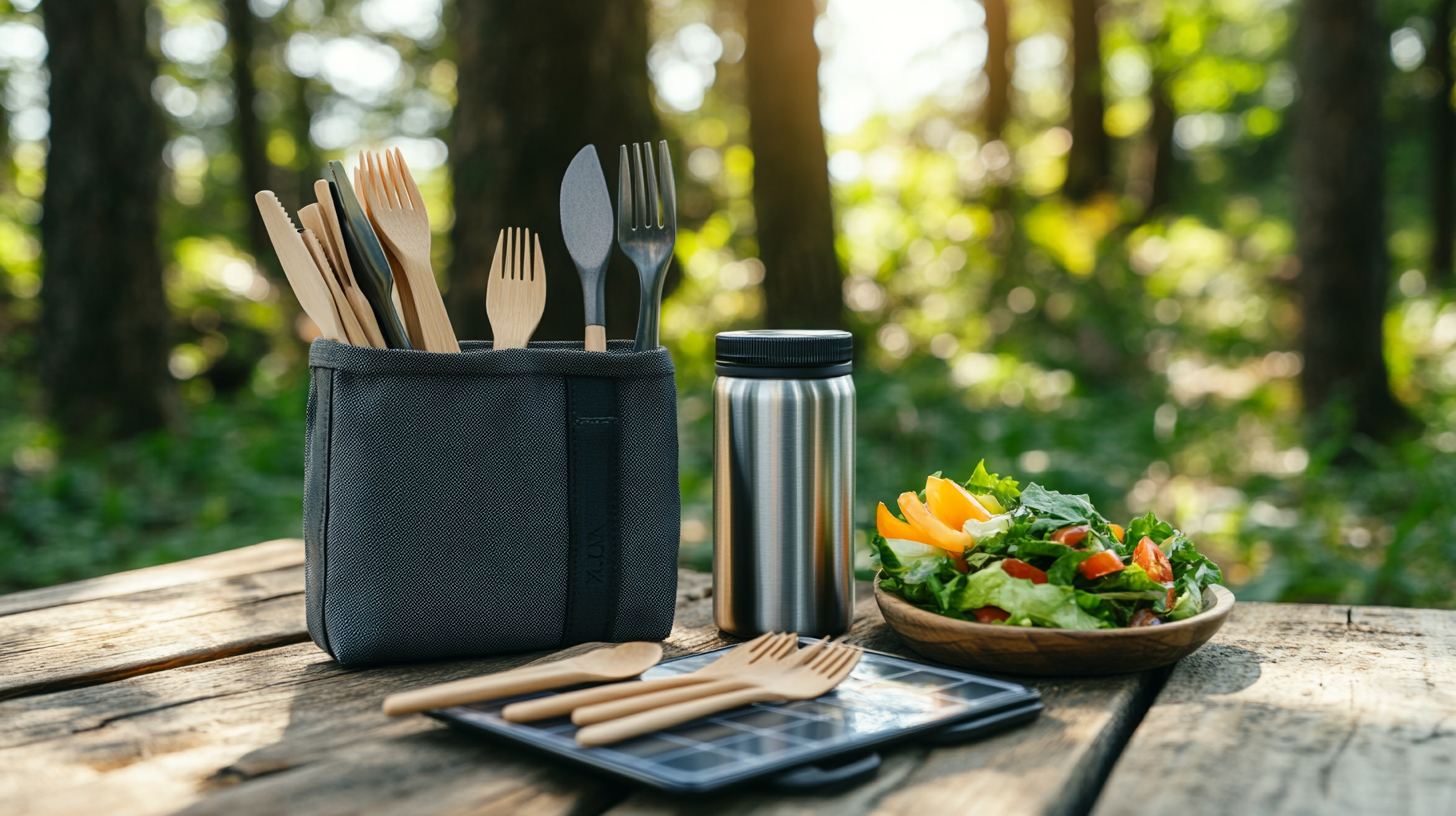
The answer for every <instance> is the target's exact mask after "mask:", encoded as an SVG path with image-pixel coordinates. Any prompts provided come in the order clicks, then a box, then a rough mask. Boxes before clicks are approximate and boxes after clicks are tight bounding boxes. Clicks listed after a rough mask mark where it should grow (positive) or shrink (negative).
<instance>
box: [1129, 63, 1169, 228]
mask: <svg viewBox="0 0 1456 816" xmlns="http://www.w3.org/2000/svg"><path fill="white" fill-rule="evenodd" d="M1148 100H1149V101H1150V102H1151V103H1152V106H1153V115H1152V117H1151V118H1150V119H1149V120H1148V127H1147V129H1146V130H1145V131H1144V132H1143V134H1142V140H1141V144H1140V145H1139V146H1138V149H1137V153H1136V154H1135V160H1134V167H1133V172H1132V182H1131V183H1130V184H1129V185H1128V192H1129V193H1131V194H1132V195H1133V197H1134V198H1137V199H1138V200H1139V201H1141V202H1142V205H1143V218H1147V217H1148V216H1151V215H1153V214H1154V213H1156V212H1158V211H1159V210H1161V209H1163V208H1164V207H1166V206H1167V205H1168V204H1170V203H1172V201H1173V125H1174V123H1175V122H1176V121H1177V118H1178V114H1177V112H1176V111H1174V110H1173V101H1172V100H1171V99H1169V98H1168V76H1167V74H1165V73H1163V72H1161V71H1159V72H1156V73H1154V74H1153V81H1152V84H1151V85H1149V86H1148Z"/></svg>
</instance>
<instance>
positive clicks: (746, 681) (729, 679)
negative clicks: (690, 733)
mask: <svg viewBox="0 0 1456 816" xmlns="http://www.w3.org/2000/svg"><path fill="white" fill-rule="evenodd" d="M798 640H799V639H798V637H797V636H795V637H794V639H793V640H792V641H790V643H789V646H788V649H786V650H782V651H780V652H779V653H778V654H776V655H774V659H772V660H763V661H760V662H758V663H756V664H754V665H752V666H746V667H744V668H742V669H740V670H738V671H736V672H733V673H732V674H731V675H726V676H723V677H714V678H710V682H707V683H698V684H696V685H692V686H688V687H686V688H676V689H668V690H666V691H656V692H652V693H650V694H643V695H640V696H637V697H629V698H627V699H625V700H612V701H610V702H606V703H599V704H596V705H589V706H582V707H580V708H577V709H576V710H574V711H572V712H571V721H572V722H573V723H575V724H577V725H595V724H596V723H599V722H606V721H608V720H618V719H621V718H622V717H627V716H631V715H633V714H639V713H641V712H643V711H652V710H653V709H656V708H663V707H665V706H670V705H677V704H678V703H685V702H687V701H689V700H700V699H703V698H705V697H712V696H715V695H718V694H723V693H724V692H729V691H738V690H740V689H745V688H748V687H750V686H752V685H753V684H754V683H757V682H758V681H760V680H762V679H763V678H765V677H768V676H769V675H774V674H781V673H783V672H785V671H788V670H790V669H793V668H795V667H797V666H802V665H804V664H805V663H808V662H809V661H811V660H813V659H814V658H815V656H816V655H817V654H818V653H819V652H820V650H822V649H823V648H824V647H825V645H826V644H828V643H829V638H824V639H823V640H821V641H819V642H818V643H813V644H810V645H809V646H807V647H805V648H803V649H799V648H797V646H798Z"/></svg>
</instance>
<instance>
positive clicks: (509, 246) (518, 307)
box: [485, 229, 546, 349]
mask: <svg viewBox="0 0 1456 816" xmlns="http://www.w3.org/2000/svg"><path fill="white" fill-rule="evenodd" d="M502 252H504V254H505V263H502V262H501V254H502ZM530 252H531V231H530V230H528V229H504V230H501V234H500V239H499V240H497V241H496V244H495V258H494V259H493V260H492V261H491V262H490V285H489V288H487V289H486V292H485V314H486V316H487V317H489V318H490V330H491V333H492V334H494V335H495V344H494V345H493V346H492V348H495V349H512V348H525V347H526V343H528V342H530V340H531V333H532V332H534V331H536V324H537V323H540V322H541V313H542V312H544V311H545V310H546V264H545V262H544V260H543V259H542V257H541V237H540V236H539V235H538V236H536V255H535V263H534V264H533V263H532V262H531V257H530Z"/></svg>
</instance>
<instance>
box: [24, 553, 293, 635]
mask: <svg viewBox="0 0 1456 816" xmlns="http://www.w3.org/2000/svg"><path fill="white" fill-rule="evenodd" d="M302 563H303V539H301V538H280V539H278V540H276V541H265V542H263V543H262V544H254V545H253V546H251V547H240V548H238V549H236V550H228V551H226V552H220V553H214V554H213V555H204V556H202V557H200V558H191V559H188V560H186V561H178V562H176V563H172V564H164V565H162V566H158V567H147V568H145V569H136V570H128V571H127V572H118V573H115V574H113V575H103V576H100V577H99V578H90V579H87V580H85V581H75V582H73V583H69V584H60V585H58V586H53V587H44V588H42V589H32V590H27V591H25V592H15V593H11V594H9V595H0V617H3V616H5V615H14V614H16V613H19V612H30V611H33V610H36V609H46V608H48V607H52V606H62V605H65V604H74V603H81V602H83V601H94V600H97V599H99V598H114V597H116V596H118V595H131V594H134V593H137V592H146V591H147V590H151V589H161V588H163V587H171V586H181V585H183V584H194V583H197V582H199V581H211V580H216V579H219V578H233V577H236V576H240V575H251V574H252V573H255V572H268V571H269V570H275V569H281V568H283V567H292V566H297V565H300V564H302Z"/></svg>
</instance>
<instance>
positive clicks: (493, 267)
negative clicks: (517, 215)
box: [490, 230, 506, 278]
mask: <svg viewBox="0 0 1456 816" xmlns="http://www.w3.org/2000/svg"><path fill="white" fill-rule="evenodd" d="M505 243H506V231H505V230H501V231H500V236H499V237H497V238H496V239H495V257H493V258H491V259H490V276H491V277H492V278H498V277H500V276H501V249H502V247H504V246H505Z"/></svg>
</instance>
